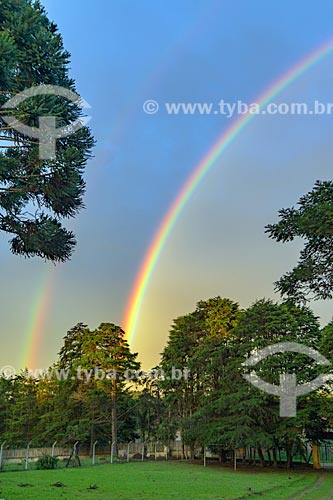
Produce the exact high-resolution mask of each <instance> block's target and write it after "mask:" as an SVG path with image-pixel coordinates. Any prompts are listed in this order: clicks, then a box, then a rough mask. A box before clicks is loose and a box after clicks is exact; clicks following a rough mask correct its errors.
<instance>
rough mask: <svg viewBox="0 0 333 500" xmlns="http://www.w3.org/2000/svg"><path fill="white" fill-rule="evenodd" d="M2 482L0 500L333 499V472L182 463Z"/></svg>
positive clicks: (20, 475)
mask: <svg viewBox="0 0 333 500" xmlns="http://www.w3.org/2000/svg"><path fill="white" fill-rule="evenodd" d="M0 481H1V490H0V500H2V499H4V500H56V499H57V500H59V499H60V500H74V499H80V500H86V499H93V500H112V499H114V500H154V499H156V500H173V499H174V500H176V499H177V500H201V499H202V500H204V499H210V500H213V499H214V500H218V499H221V500H222V499H224V500H227V499H228V500H236V499H239V500H240V499H250V498H257V499H265V500H266V499H267V500H281V499H292V500H333V472H312V471H309V472H289V471H259V470H258V471H246V472H243V471H237V472H234V471H232V470H230V469H226V468H220V467H212V466H211V467H207V468H204V467H202V466H199V465H193V464H187V463H181V462H158V463H155V462H149V463H126V464H113V465H111V464H108V465H99V466H95V467H85V468H82V469H76V468H73V469H67V470H52V471H28V472H4V473H1V474H0ZM56 482H61V483H63V484H64V486H63V487H55V486H51V485H52V484H53V483H56ZM19 483H29V484H30V485H31V486H25V487H22V486H18V484H19ZM90 485H96V486H97V488H96V489H88V488H89V487H90Z"/></svg>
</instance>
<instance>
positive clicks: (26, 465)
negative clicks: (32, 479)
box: [0, 441, 333, 471]
mask: <svg viewBox="0 0 333 500" xmlns="http://www.w3.org/2000/svg"><path fill="white" fill-rule="evenodd" d="M117 448H118V453H116V450H115V445H114V443H109V444H107V445H105V444H102V443H98V441H95V442H94V443H93V444H92V445H91V446H83V445H82V446H80V444H79V442H78V441H77V442H76V443H74V444H73V445H71V446H58V444H57V442H54V443H52V444H50V446H48V447H38V448H37V447H32V446H31V443H28V444H27V446H26V448H11V447H10V446H8V445H7V443H6V442H2V443H1V444H0V470H1V471H22V470H33V469H37V468H53V467H54V468H69V467H70V468H72V467H85V466H92V465H93V466H95V465H100V464H105V463H117V462H130V461H141V462H143V461H157V460H190V459H197V460H201V461H202V463H203V465H204V466H206V465H207V464H209V463H210V462H221V461H222V449H223V446H222V445H220V444H219V445H213V444H212V445H210V446H207V447H205V448H203V447H197V448H190V447H189V446H186V445H184V444H183V443H182V442H181V441H174V442H171V443H170V444H169V446H165V445H164V444H162V443H160V442H149V443H138V442H129V443H120V444H118V445H117ZM307 455H308V458H307V459H306V457H304V454H295V455H294V457H293V461H294V463H297V462H298V463H304V464H305V463H307V464H310V465H311V463H312V459H311V447H310V445H309V447H308V454H307ZM264 456H265V459H266V460H267V461H268V462H269V458H270V457H269V454H267V453H265V451H264ZM45 458H47V460H48V464H49V467H41V463H40V462H41V461H42V459H45ZM285 458H286V457H285V454H284V452H283V450H282V451H281V453H279V462H280V463H281V464H282V463H283V462H284V461H285ZM223 459H224V460H226V461H228V462H231V463H234V466H236V465H237V463H238V464H252V465H255V464H256V463H259V457H258V455H257V454H256V450H255V449H254V448H252V449H251V448H248V449H246V450H245V449H237V450H232V451H229V452H227V453H226V454H224V456H223ZM320 460H321V465H322V466H324V467H333V442H332V441H328V442H323V443H321V445H320Z"/></svg>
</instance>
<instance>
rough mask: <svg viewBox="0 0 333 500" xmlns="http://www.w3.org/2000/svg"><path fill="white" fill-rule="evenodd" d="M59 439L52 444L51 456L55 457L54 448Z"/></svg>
mask: <svg viewBox="0 0 333 500" xmlns="http://www.w3.org/2000/svg"><path fill="white" fill-rule="evenodd" d="M57 442H58V441H54V443H53V445H52V452H51V456H52V457H54V449H55V446H56V444H57Z"/></svg>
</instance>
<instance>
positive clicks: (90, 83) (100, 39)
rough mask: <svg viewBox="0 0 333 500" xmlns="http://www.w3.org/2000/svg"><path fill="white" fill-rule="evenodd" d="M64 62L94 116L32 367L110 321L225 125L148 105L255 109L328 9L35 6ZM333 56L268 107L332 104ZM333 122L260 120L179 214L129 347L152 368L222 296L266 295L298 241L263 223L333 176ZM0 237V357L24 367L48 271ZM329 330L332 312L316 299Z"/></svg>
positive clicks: (123, 3) (323, 34)
mask: <svg viewBox="0 0 333 500" xmlns="http://www.w3.org/2000/svg"><path fill="white" fill-rule="evenodd" d="M43 3H44V5H45V7H46V9H47V11H48V13H49V17H50V18H51V19H52V20H54V21H55V22H56V23H57V24H58V26H59V29H60V32H61V33H62V35H63V38H64V44H65V47H66V48H67V49H68V50H69V52H70V53H71V54H72V59H71V75H72V76H73V77H74V78H75V80H76V82H77V89H78V91H79V92H80V94H81V95H82V96H83V97H84V99H86V100H87V101H88V102H89V103H90V104H91V106H92V111H91V114H92V117H93V119H92V121H91V127H92V130H93V133H94V135H95V137H96V140H97V146H96V148H95V158H94V159H93V160H92V161H91V162H90V164H89V166H88V169H87V174H86V179H87V194H86V199H85V203H86V210H84V211H82V212H81V214H80V215H79V217H78V218H77V219H76V220H75V221H74V222H71V223H70V227H73V229H74V231H75V232H76V234H77V237H78V247H77V250H76V252H75V254H74V256H73V258H72V261H71V262H69V263H66V264H63V265H61V266H60V267H59V269H57V270H56V272H55V281H54V286H53V289H52V302H51V305H50V307H49V309H48V311H47V314H46V317H45V323H44V334H43V339H42V341H41V344H40V346H36V347H37V348H38V349H39V351H40V355H39V358H38V359H39V366H40V367H44V366H48V364H50V363H51V362H52V361H54V359H55V357H56V352H57V351H58V350H59V349H60V347H61V341H62V337H63V336H64V335H65V333H66V330H68V329H69V328H70V327H71V326H73V325H74V324H76V323H77V322H79V321H83V322H86V323H88V324H89V325H90V326H91V327H92V328H93V327H95V326H97V325H98V324H99V323H100V322H102V321H111V322H115V323H119V322H120V321H121V317H122V315H123V311H124V308H125V305H126V302H127V299H128V295H129V292H130V289H131V286H132V284H133V281H134V278H135V275H136V272H137V270H138V267H139V265H140V262H141V260H142V258H143V256H144V253H145V251H146V249H147V247H148V245H149V242H150V240H151V238H152V237H153V235H154V232H155V230H156V229H157V226H158V224H159V222H160V220H161V218H162V216H163V215H164V214H165V212H166V210H167V209H168V207H169V205H170V203H171V202H172V200H173V199H174V197H175V195H176V194H177V192H178V190H179V189H180V188H181V186H182V183H183V182H184V181H185V180H186V178H187V176H188V175H189V173H190V172H191V171H192V169H193V168H194V167H195V166H196V165H197V164H198V162H199V161H200V159H201V158H202V157H203V156H204V154H205V153H206V152H207V151H208V150H209V149H210V147H211V146H212V145H213V143H214V141H215V140H216V138H217V137H218V136H219V135H220V134H221V132H222V131H223V130H225V129H226V128H227V127H228V126H229V125H230V123H231V122H230V120H228V119H227V118H225V117H222V116H199V115H195V116H191V117H189V116H178V117H175V116H173V117H171V116H168V115H167V114H166V113H165V112H163V111H161V112H160V113H158V114H156V115H154V116H149V115H146V114H145V113H144V112H143V110H142V104H143V102H145V100H146V99H155V100H157V101H158V102H160V103H163V102H170V101H207V102H218V101H219V100H220V99H224V100H225V101H229V102H235V101H237V100H243V101H245V102H251V100H252V101H253V100H254V98H255V96H257V95H258V94H260V92H262V91H263V90H264V89H265V88H267V86H268V85H270V84H271V83H272V82H273V81H274V80H276V79H277V78H278V77H279V76H280V75H281V74H282V73H283V72H285V71H286V70H287V69H288V68H290V67H291V66H292V65H293V64H295V63H296V62H297V61H299V60H301V59H302V58H304V57H305V56H306V55H307V54H309V52H311V51H312V50H314V49H315V48H317V47H319V46H320V45H321V44H323V43H324V42H325V41H327V40H328V38H330V37H331V36H332V16H333V4H332V3H331V2H330V1H325V2H324V1H317V2H316V3H315V5H314V4H313V3H310V2H303V1H294V2H288V1H286V0H282V1H280V2H267V1H251V2H248V1H245V0H242V1H223V0H220V1H216V0H215V1H211V0H207V1H206V0H205V1H204V0H202V1H197V0H191V1H187V0H180V1H178V0H177V1H175V0H169V1H168V2H165V1H162V0H157V1H156V0H149V1H148V0H141V1H140V2H135V1H133V0H132V1H128V0H118V1H114V0H111V1H107V0H96V1H95V2H82V0H81V1H79V0H70V1H69V2H65V1H64V0H44V2H43ZM332 63H333V56H331V57H330V58H327V59H326V60H325V61H322V62H321V63H320V64H318V66H316V67H315V68H313V69H312V70H310V71H309V72H308V73H307V74H306V75H304V76H303V77H302V78H301V79H300V80H299V81H298V82H296V83H295V84H294V85H292V86H291V87H290V88H289V89H287V90H286V92H285V93H284V94H283V95H281V96H280V97H279V99H280V100H281V99H283V98H284V99H289V100H302V101H307V102H311V101H312V100H313V99H315V98H317V99H320V100H323V101H332V102H333V96H332V90H331V89H332V88H333V87H332V83H333V82H332V79H333V75H332ZM331 120H332V117H313V118H309V117H275V118H274V119H273V118H272V117H271V118H268V117H267V118H265V120H263V119H262V118H261V117H260V118H256V119H255V120H254V121H253V122H252V124H251V125H250V126H249V127H248V128H247V129H246V130H245V131H244V132H243V133H242V134H240V136H239V137H238V138H237V140H236V141H235V142H234V143H233V145H232V146H231V147H230V148H229V149H228V150H227V151H226V153H225V154H224V155H223V158H221V159H220V160H219V162H217V164H216V166H215V167H214V169H212V172H211V173H210V174H209V176H208V177H207V178H206V180H205V181H204V182H203V183H202V186H201V187H200V189H199V190H198V191H197V192H196V193H195V195H194V196H193V198H192V199H191V201H190V203H189V204H188V206H187V207H186V209H185V210H184V212H183V214H182V216H181V218H180V220H179V223H178V224H177V226H176V228H175V230H174V232H173V234H172V235H171V237H170V240H169V242H168V244H167V246H166V248H165V250H164V253H163V255H162V256H161V259H160V261H159V264H158V266H157V269H156V272H155V274H154V276H153V277H152V281H151V284H150V286H149V288H148V290H147V295H146V299H145V302H144V304H143V308H142V315H141V317H140V321H139V323H138V333H137V336H136V340H135V343H134V346H133V347H134V348H135V350H136V351H140V357H141V359H142V360H143V361H144V362H145V364H146V366H148V365H151V364H155V363H156V362H157V361H158V353H159V352H160V351H161V350H162V348H163V344H164V342H165V339H166V337H167V334H168V327H169V325H170V323H171V321H172V319H173V318H174V317H176V316H178V315H179V314H183V313H186V312H188V311H190V310H192V309H193V308H194V307H195V303H196V301H197V300H200V299H204V298H208V297H210V296H214V295H217V294H219V295H222V296H230V297H231V298H232V299H234V300H236V301H239V302H240V303H241V305H242V306H243V307H246V306H247V305H249V304H250V303H251V302H252V301H253V300H255V299H256V298H261V297H262V296H274V295H273V286H272V283H273V281H274V280H276V279H278V278H279V277H280V275H281V274H282V273H284V272H285V271H287V270H288V269H289V268H290V267H291V266H292V265H293V264H294V263H295V262H296V258H297V252H298V249H299V245H297V244H296V245H290V246H281V245H278V244H276V243H274V242H271V241H269V240H268V239H267V238H266V236H265V235H264V226H265V225H266V224H267V223H269V222H273V221H274V220H275V219H276V214H277V210H278V209H279V208H282V207H283V206H289V205H292V204H293V203H295V202H296V201H297V199H298V197H299V196H300V195H301V194H302V193H304V192H306V191H307V190H309V189H311V187H312V184H313V181H314V180H315V179H316V178H329V177H330V175H331V172H332V167H331V165H332V161H331V158H332V153H333V146H331V142H332V141H331V130H332V127H331V123H330V121H331ZM6 239H7V238H6V236H2V245H1V250H0V256H1V258H2V261H3V280H4V281H3V283H4V285H3V288H2V290H1V301H0V312H1V315H2V319H3V322H2V324H3V332H2V335H3V337H2V338H3V342H4V343H5V345H6V348H5V349H3V350H2V353H1V355H0V356H1V363H2V364H5V365H13V366H15V367H17V368H22V366H21V364H22V355H23V354H22V353H23V344H24V340H22V339H24V338H25V337H26V334H27V330H28V325H29V317H30V316H31V310H32V308H33V300H34V297H35V296H36V294H37V291H38V290H39V289H40V287H41V286H42V283H43V280H45V276H46V277H47V275H48V273H49V272H50V271H49V269H51V268H52V266H51V265H49V264H45V263H44V262H42V261H38V260H24V259H19V258H17V257H14V256H11V255H10V254H9V251H8V247H7V243H6ZM315 308H316V309H315V310H316V312H318V314H320V315H321V317H322V321H323V322H325V321H327V320H328V319H330V317H331V316H332V314H331V303H330V302H329V303H325V304H319V305H318V304H317V305H316V306H315Z"/></svg>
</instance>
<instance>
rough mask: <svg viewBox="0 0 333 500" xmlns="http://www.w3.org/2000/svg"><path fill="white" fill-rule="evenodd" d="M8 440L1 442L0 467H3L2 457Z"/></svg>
mask: <svg viewBox="0 0 333 500" xmlns="http://www.w3.org/2000/svg"><path fill="white" fill-rule="evenodd" d="M5 444H6V441H4V442H3V443H1V448H0V469H2V459H3V447H4V446H5Z"/></svg>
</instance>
